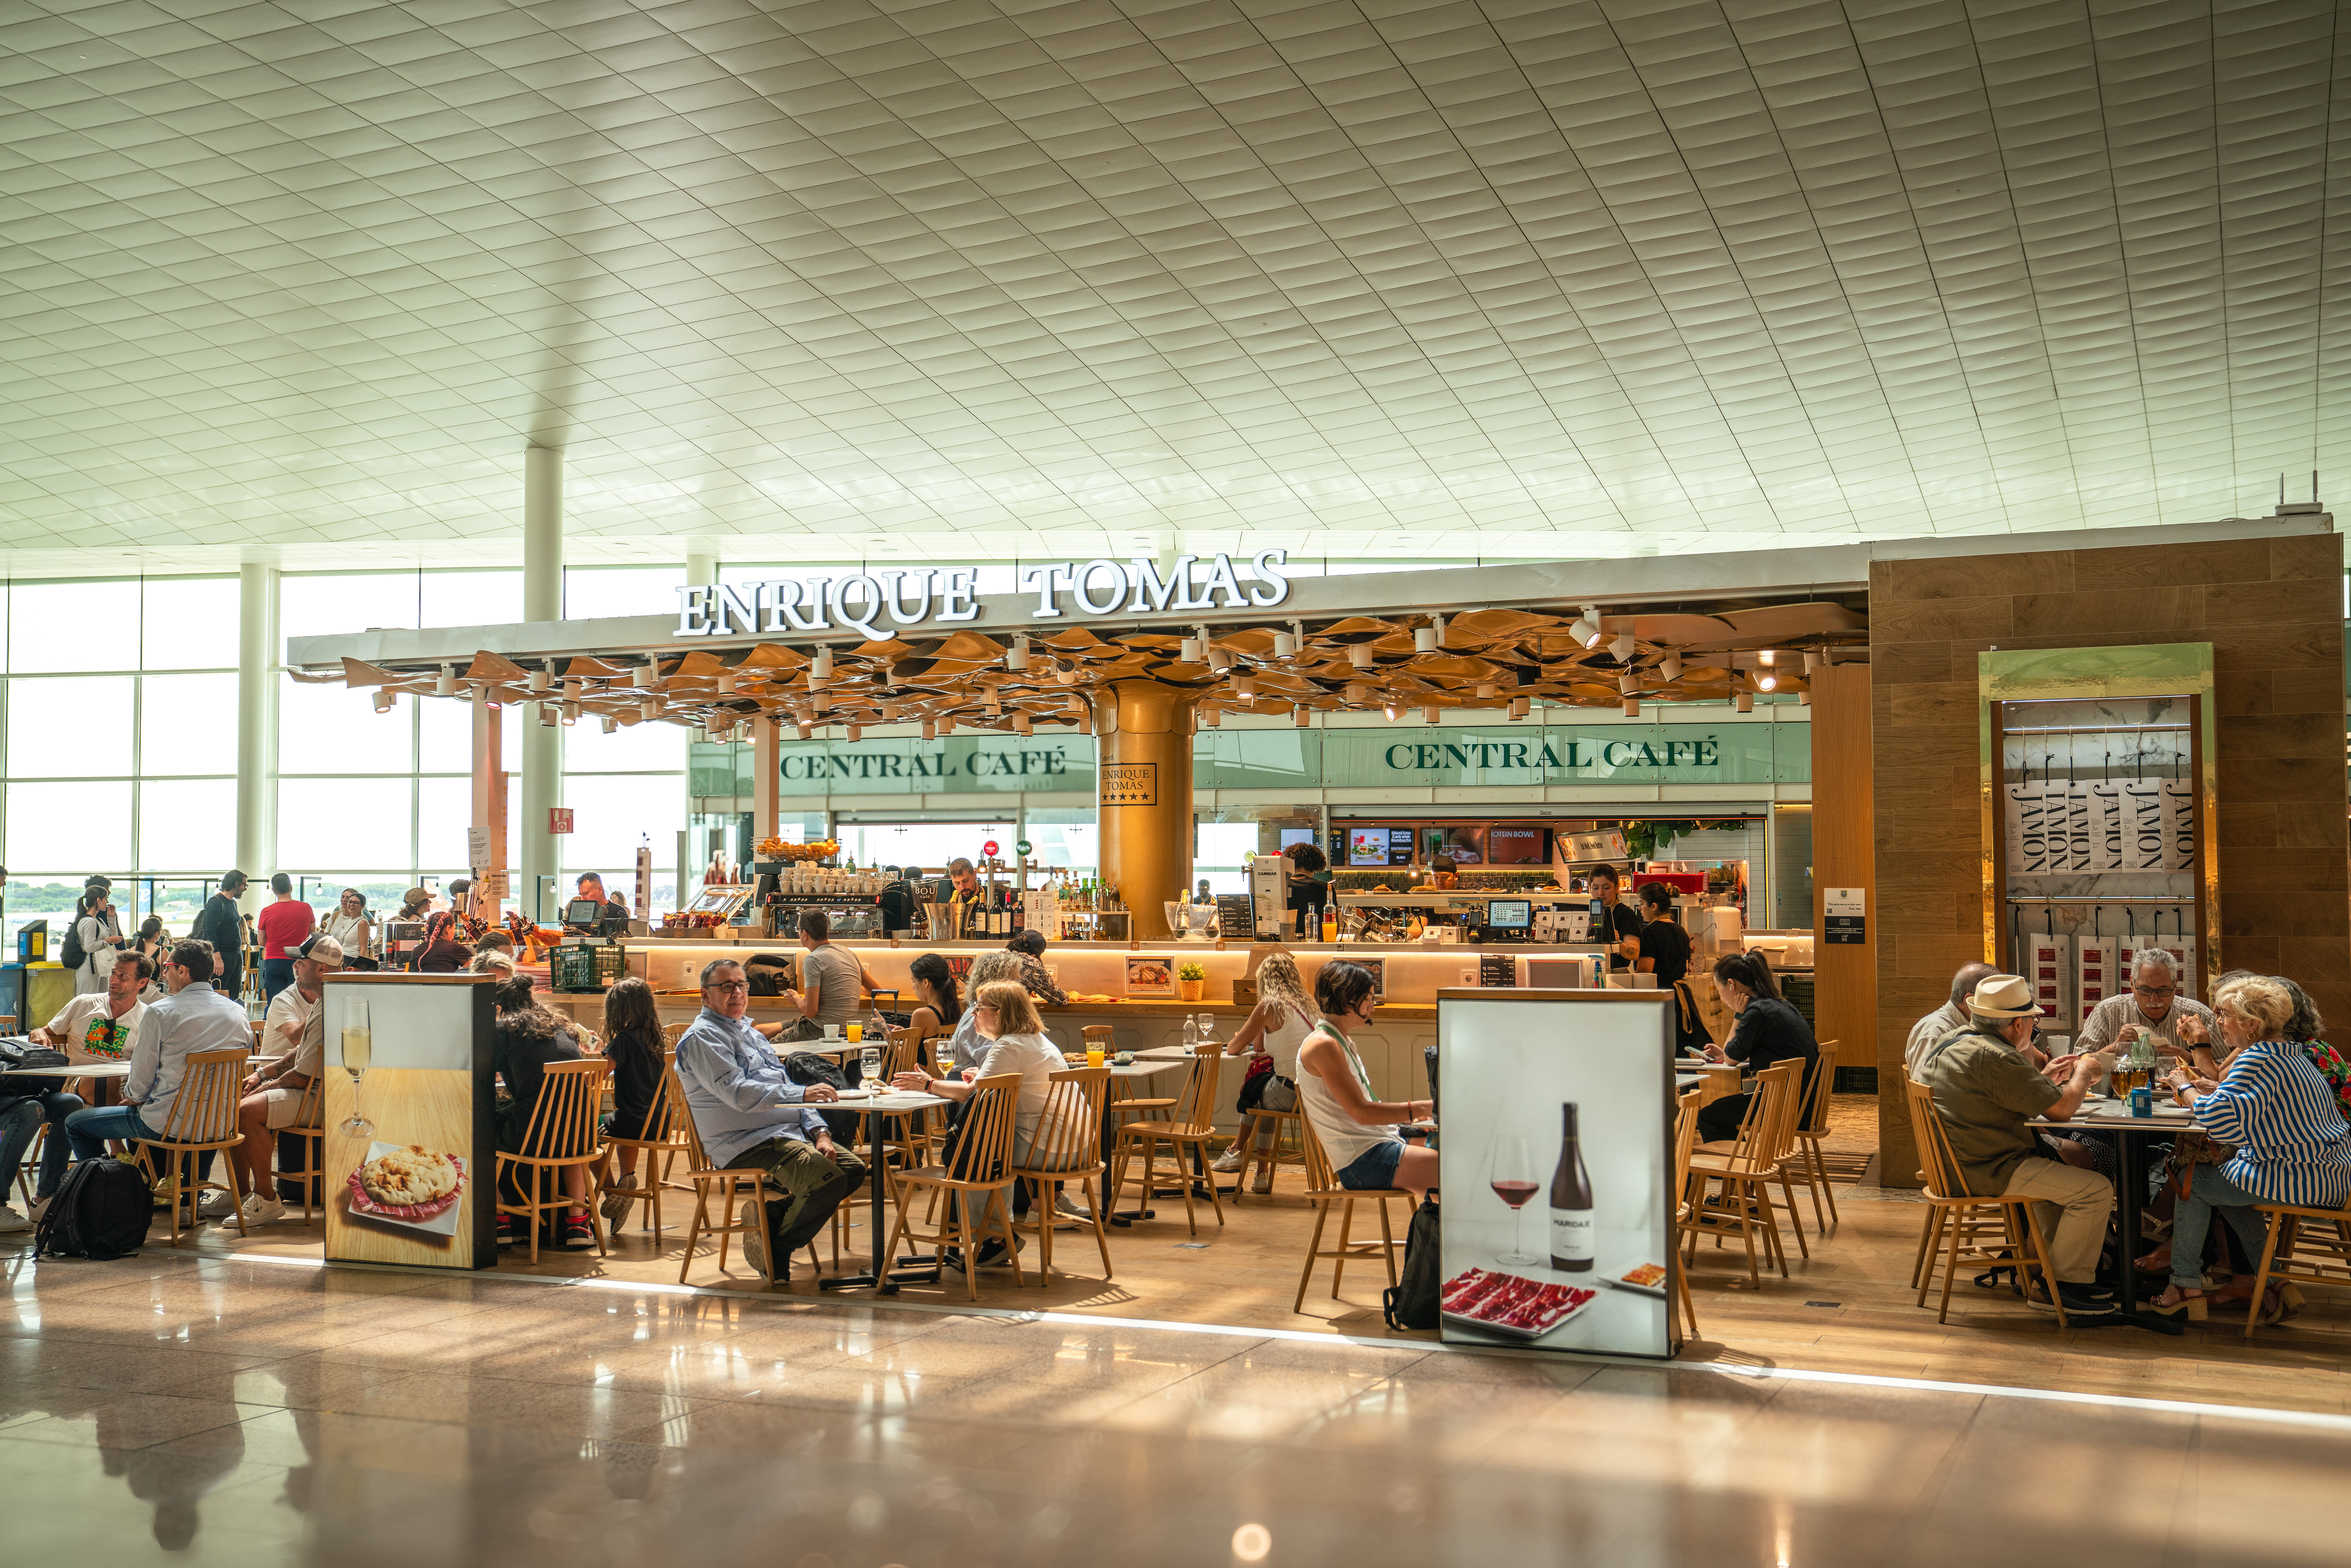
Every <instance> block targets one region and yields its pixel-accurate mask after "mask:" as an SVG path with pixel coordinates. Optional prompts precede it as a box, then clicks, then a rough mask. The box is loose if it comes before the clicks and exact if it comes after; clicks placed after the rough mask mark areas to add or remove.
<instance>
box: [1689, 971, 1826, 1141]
mask: <svg viewBox="0 0 2351 1568" xmlns="http://www.w3.org/2000/svg"><path fill="white" fill-rule="evenodd" d="M1714 990H1715V994H1716V995H1717V996H1719V997H1720V998H1722V1005H1723V1006H1724V1007H1726V1008H1729V1009H1730V1010H1731V1012H1732V1013H1733V1014H1734V1015H1736V1016H1737V1018H1738V1020H1739V1021H1738V1022H1737V1023H1736V1024H1735V1025H1733V1026H1732V1028H1731V1030H1730V1040H1729V1044H1727V1045H1709V1046H1708V1047H1707V1048H1706V1054H1707V1060H1708V1061H1735V1062H1737V1063H1739V1065H1740V1067H1741V1068H1742V1069H1744V1070H1745V1071H1747V1072H1750V1073H1753V1072H1760V1071H1762V1070H1763V1069H1764V1068H1766V1067H1771V1066H1773V1065H1775V1064H1777V1063H1779V1062H1782V1061H1788V1060H1789V1059H1790V1058H1792V1057H1793V1058H1800V1059H1802V1061H1803V1064H1804V1079H1803V1082H1804V1087H1805V1088H1807V1089H1809V1088H1811V1087H1812V1082H1813V1073H1814V1072H1815V1071H1818V1070H1819V1067H1820V1061H1821V1048H1820V1045H1819V1042H1817V1041H1816V1040H1813V1030H1812V1026H1811V1025H1810V1024H1808V1023H1806V1022H1805V1021H1804V1015H1803V1014H1802V1013H1800V1012H1798V1011H1797V1010H1796V1009H1794V1008H1793V1007H1792V1006H1790V1005H1789V1004H1788V1003H1787V1002H1786V1001H1783V1000H1782V998H1781V996H1780V988H1778V987H1777V986H1775V985H1773V984H1772V983H1771V968H1770V967H1769V966H1767V965H1766V964H1765V963H1764V962H1763V960H1762V959H1761V958H1758V957H1756V956H1754V955H1753V954H1751V953H1725V954H1724V955H1723V956H1721V957H1719V958H1717V959H1716V960H1715V961H1714ZM1751 1098H1753V1096H1752V1095H1749V1094H1726V1095H1724V1096H1723V1097H1722V1098H1721V1099H1719V1100H1717V1101H1716V1102H1715V1103H1713V1104H1711V1105H1708V1106H1705V1107H1704V1108H1702V1109H1701V1110H1700V1111H1699V1112H1698V1137H1699V1139H1700V1140H1701V1141H1702V1142H1705V1143H1709V1144H1714V1143H1720V1142H1722V1141H1723V1140H1725V1139H1728V1138H1735V1137H1737V1136H1738V1135H1739V1121H1740V1117H1742V1116H1744V1115H1746V1114H1747V1103H1748V1101H1749V1100H1750V1099H1751Z"/></svg>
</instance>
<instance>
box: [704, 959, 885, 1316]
mask: <svg viewBox="0 0 2351 1568" xmlns="http://www.w3.org/2000/svg"><path fill="white" fill-rule="evenodd" d="M750 1005H751V985H750V981H749V979H748V978H747V977H746V976H745V975H744V973H743V966H742V965H740V964H738V963H737V962H736V961H735V960H734V959H732V958H716V959H713V960H712V961H711V962H709V963H707V964H705V965H704V966H703V967H702V1013H701V1016H699V1017H698V1018H696V1019H695V1020H694V1022H693V1024H692V1025H691V1026H690V1027H688V1028H687V1030H686V1031H685V1032H684V1034H682V1035H680V1036H679V1037H678V1040H677V1081H678V1083H679V1084H680V1085H681V1086H682V1087H683V1088H684V1090H685V1108H686V1110H687V1111H688V1112H689V1113H691V1114H692V1115H693V1117H694V1128H695V1132H696V1133H698V1134H701V1137H702V1147H703V1150H704V1152H705V1153H706V1154H707V1155H709V1156H710V1163H711V1164H712V1165H713V1166H725V1167H734V1168H737V1169H740V1168H746V1167H750V1166H757V1167H758V1169H761V1170H764V1171H766V1172H767V1173H768V1181H767V1185H768V1186H772V1187H774V1188H776V1189H778V1191H780V1192H781V1193H782V1194H783V1197H780V1198H777V1199H773V1200H770V1201H768V1202H767V1203H766V1204H764V1205H763V1204H760V1203H759V1202H758V1201H757V1200H754V1201H753V1202H750V1203H746V1204H745V1205H744V1206H743V1222H744V1224H746V1225H747V1226H748V1227H749V1228H748V1229H747V1230H745V1231H744V1232H743V1255H744V1257H745V1259H746V1260H747V1261H748V1262H749V1263H750V1265H751V1266H752V1267H753V1268H754V1269H757V1270H758V1271H759V1276H760V1278H761V1279H763V1280H765V1281H768V1283H770V1284H773V1283H774V1282H776V1281H778V1280H789V1279H790V1278H791V1277H792V1254H793V1253H794V1252H796V1251H798V1250H799V1249H800V1248H802V1247H805V1246H807V1245H808V1244H809V1242H810V1240H811V1239H814V1237H815V1236H816V1234H817V1232H818V1231H820V1230H821V1229H822V1228H824V1222H825V1221H826V1220H828V1219H831V1218H832V1211H833V1210H834V1209H836V1208H839V1207H841V1199H842V1198H844V1197H848V1196H849V1195H850V1194H851V1193H852V1192H854V1191H856V1190H857V1185H858V1184H859V1183H860V1182H862V1181H863V1180H864V1179H865V1162H864V1161H862V1160H861V1159H859V1158H858V1157H857V1156H856V1155H854V1154H852V1153H851V1152H850V1151H849V1150H847V1149H844V1148H840V1147H838V1146H836V1145H834V1143H833V1141H832V1129H831V1127H829V1126H827V1125H826V1124H825V1120H824V1117H823V1116H822V1114H820V1113H819V1112H817V1111H816V1110H814V1109H813V1107H815V1106H817V1105H820V1104H824V1103H828V1102H830V1101H832V1100H834V1099H837V1098H838V1095H837V1094H836V1093H835V1092H834V1091H833V1089H832V1088H831V1085H829V1084H824V1083H810V1084H808V1085H806V1086H803V1085H800V1084H798V1083H795V1082H792V1081H791V1080H790V1079H789V1077H787V1076H786V1075H785V1073H784V1064H783V1062H782V1061H779V1060H778V1058H777V1056H776V1053H775V1051H774V1050H773V1049H772V1048H771V1047H770V1046H769V1045H768V1042H767V1040H766V1039H765V1038H764V1037H763V1036H762V1035H761V1034H760V1033H759V1031H758V1029H756V1028H754V1027H753V1026H752V1024H751V1021H750V1020H749V1019H747V1018H745V1017H744V1016H743V1015H744V1014H745V1013H746V1012H747V1011H749V1010H750ZM876 1218H877V1219H878V1218H879V1217H878V1216H877V1217H876Z"/></svg>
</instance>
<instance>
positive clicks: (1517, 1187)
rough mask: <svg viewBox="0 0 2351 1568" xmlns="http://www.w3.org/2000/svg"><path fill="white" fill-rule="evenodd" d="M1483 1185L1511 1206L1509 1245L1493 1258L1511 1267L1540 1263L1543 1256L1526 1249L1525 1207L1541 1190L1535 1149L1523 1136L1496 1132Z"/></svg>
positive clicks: (1530, 1266) (1530, 1265) (1487, 1159)
mask: <svg viewBox="0 0 2351 1568" xmlns="http://www.w3.org/2000/svg"><path fill="white" fill-rule="evenodd" d="M1486 1185H1487V1186H1490V1187H1492V1188H1493V1189H1494V1196H1495V1197H1499V1198H1500V1199H1501V1200H1502V1201H1503V1202H1504V1203H1507V1204H1509V1205H1510V1215H1511V1220H1510V1250H1509V1251H1508V1252H1505V1253H1503V1254H1502V1255H1501V1256H1500V1257H1499V1258H1497V1259H1496V1260H1495V1261H1496V1262H1498V1263H1504V1264H1508V1265H1509V1266H1510V1267H1511V1268H1513V1269H1527V1268H1532V1267H1534V1266H1535V1265H1537V1264H1539V1263H1541V1262H1542V1261H1543V1260H1542V1259H1541V1258H1538V1257H1536V1256H1535V1255H1534V1254H1533V1253H1531V1252H1530V1251H1528V1250H1527V1242H1526V1224H1525V1222H1526V1213H1525V1210H1526V1207H1527V1203H1528V1201H1529V1200H1530V1199H1531V1198H1532V1197H1534V1195H1535V1194H1537V1193H1539V1192H1541V1190H1542V1178H1541V1176H1539V1175H1537V1174H1536V1170H1535V1162H1534V1152H1533V1151H1532V1150H1531V1149H1530V1148H1529V1147H1528V1146H1527V1141H1526V1140H1525V1139H1524V1138H1513V1137H1505V1136H1503V1135H1501V1134H1496V1135H1495V1137H1494V1144H1493V1150H1492V1152H1491V1153H1490V1154H1489V1155H1487V1156H1486Z"/></svg>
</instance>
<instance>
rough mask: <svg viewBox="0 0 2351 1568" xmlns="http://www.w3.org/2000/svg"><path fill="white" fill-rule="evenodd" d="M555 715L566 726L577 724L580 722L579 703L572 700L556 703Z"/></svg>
mask: <svg viewBox="0 0 2351 1568" xmlns="http://www.w3.org/2000/svg"><path fill="white" fill-rule="evenodd" d="M555 716H556V717H557V718H559V719H560V720H562V721H563V723H564V724H565V725H566V726H570V725H575V724H578V723H579V722H580V705H579V704H578V703H574V702H561V703H557V704H556V705H555Z"/></svg>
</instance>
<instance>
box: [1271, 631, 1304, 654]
mask: <svg viewBox="0 0 2351 1568" xmlns="http://www.w3.org/2000/svg"><path fill="white" fill-rule="evenodd" d="M1273 656H1274V657H1275V658H1277V659H1295V658H1296V657H1298V634H1297V633H1296V632H1275V633H1274V634H1273Z"/></svg>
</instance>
